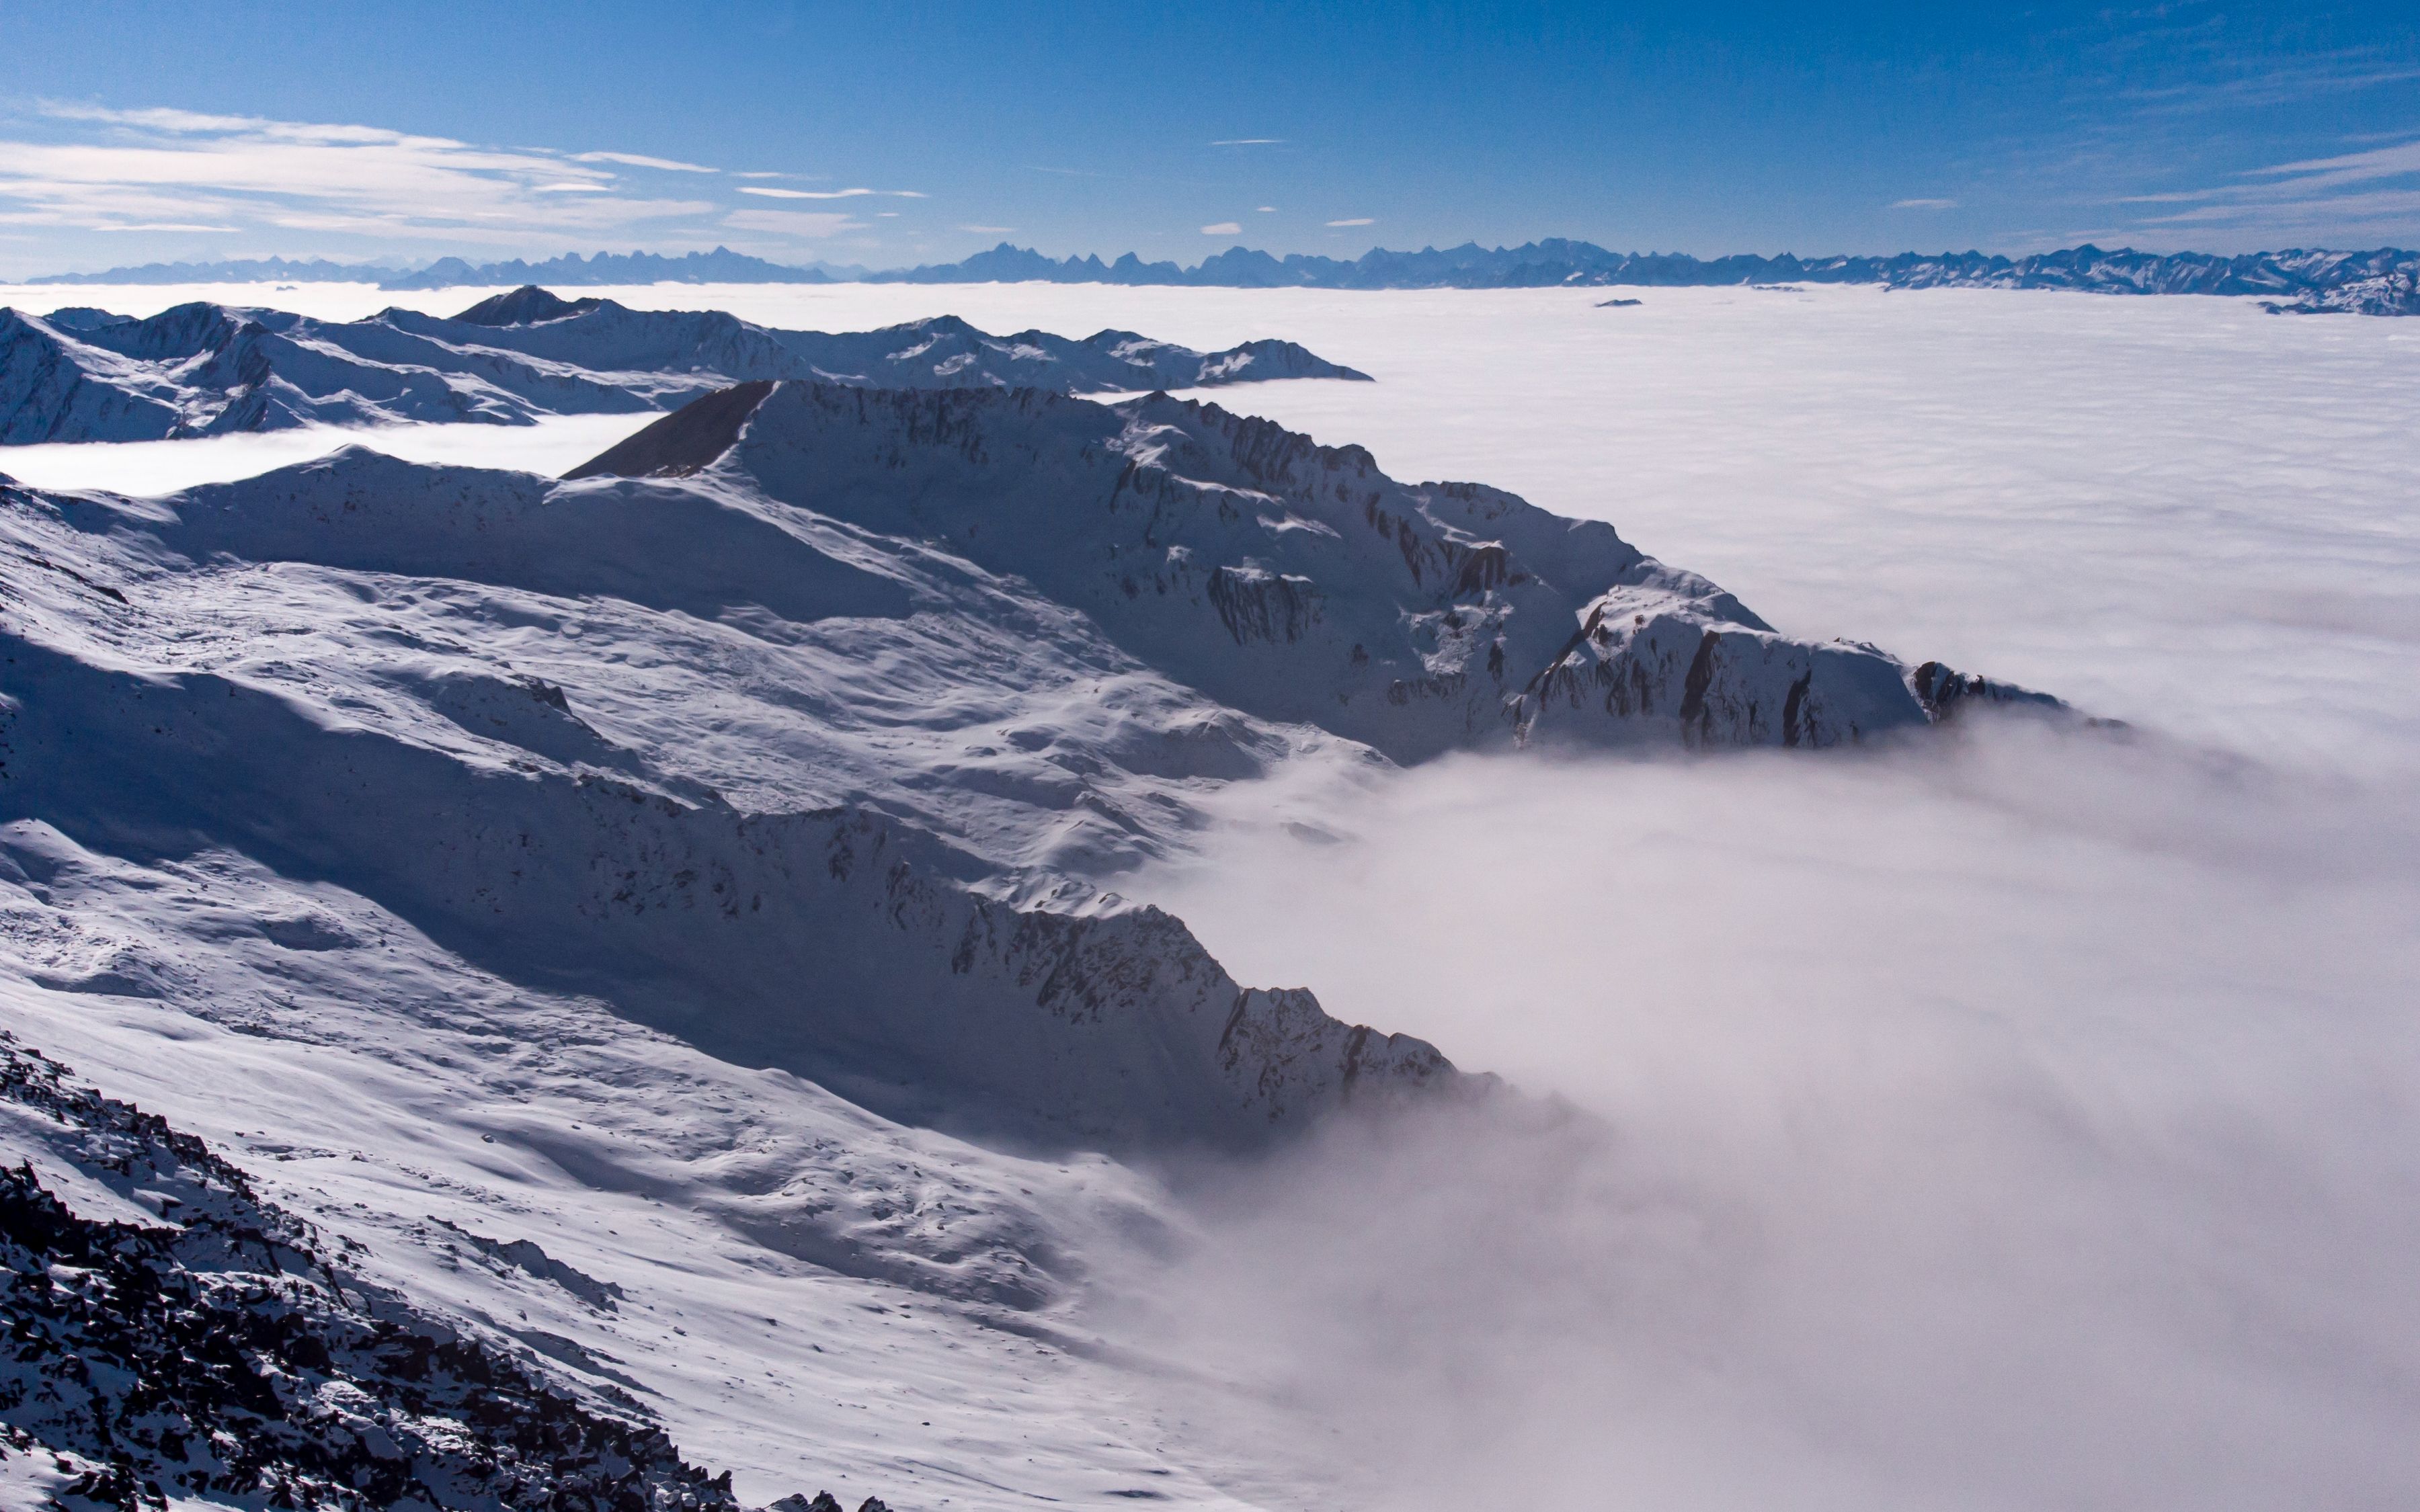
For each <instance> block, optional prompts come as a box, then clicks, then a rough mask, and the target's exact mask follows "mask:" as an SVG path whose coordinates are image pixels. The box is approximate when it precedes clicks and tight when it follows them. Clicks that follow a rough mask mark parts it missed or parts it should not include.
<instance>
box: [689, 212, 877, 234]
mask: <svg viewBox="0 0 2420 1512" xmlns="http://www.w3.org/2000/svg"><path fill="white" fill-rule="evenodd" d="M722 224H725V225H727V226H730V227H731V228H732V229H733V230H736V231H762V232H767V233H769V234H771V235H773V236H781V237H795V238H799V239H804V240H808V241H816V240H821V239H823V238H825V237H830V236H838V235H839V234H840V233H842V232H844V231H862V230H864V229H865V223H864V222H863V221H861V220H858V219H857V218H856V217H854V216H852V215H850V214H849V213H848V212H847V211H846V210H754V209H749V210H733V211H732V212H731V213H730V214H728V215H726V216H724V217H723V218H722Z"/></svg>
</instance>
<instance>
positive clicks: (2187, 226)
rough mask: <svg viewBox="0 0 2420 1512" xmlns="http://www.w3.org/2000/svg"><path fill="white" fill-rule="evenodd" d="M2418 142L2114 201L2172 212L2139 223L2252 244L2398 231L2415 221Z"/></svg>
mask: <svg viewBox="0 0 2420 1512" xmlns="http://www.w3.org/2000/svg"><path fill="white" fill-rule="evenodd" d="M2414 180H2420V141H2407V142H2397V143H2390V144H2388V145H2385V146H2382V147H2366V148H2364V149H2362V150H2361V151H2358V152H2346V153H2339V154H2336V155H2335V156H2333V157H2324V158H2304V159H2299V160H2296V161H2294V162H2281V163H2275V164H2273V165H2271V166H2269V167H2265V168H2255V169H2252V170H2251V171H2249V172H2247V173H2243V174H2241V175H2238V176H2237V177H2236V178H2235V179H2234V180H2233V181H2232V182H2229V183H2224V184H2217V185H2213V186H2211V187H2209V188H2206V189H2195V190H2183V191H2171V192H2168V193H2156V194H2136V195H2130V196H2128V197H2127V198H2126V199H2124V200H2122V201H2120V202H2119V203H2122V204H2127V205H2140V206H2163V207H2175V208H2171V209H2169V210H2168V211H2167V212H2166V213H2164V214H2161V215H2156V216H2153V217H2151V218H2150V219H2149V220H2148V221H2146V222H2144V223H2142V224H2144V225H2145V226H2146V227H2149V228H2151V229H2153V230H2163V231H2175V232H2178V233H2180V234H2184V233H2187V232H2189V231H2190V230H2192V229H2194V228H2203V229H2208V230H2222V231H2232V232H2235V233H2238V234H2240V235H2242V236H2244V237H2253V238H2259V239H2280V238H2282V239H2292V238H2297V237H2305V236H2310V237H2318V236H2326V235H2328V234H2329V233H2330V232H2331V231H2333V232H2334V233H2335V234H2337V235H2342V234H2345V233H2347V232H2350V233H2351V234H2354V235H2360V234H2362V233H2363V232H2365V231H2367V230H2373V229H2374V230H2376V231H2378V232H2381V233H2384V232H2390V231H2394V230H2397V229H2398V228H2400V227H2402V226H2404V225H2406V224H2408V223H2409V222H2410V220H2411V219H2412V217H2413V216H2414V215H2420V183H2415V182H2414Z"/></svg>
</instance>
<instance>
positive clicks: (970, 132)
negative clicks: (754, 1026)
mask: <svg viewBox="0 0 2420 1512" xmlns="http://www.w3.org/2000/svg"><path fill="white" fill-rule="evenodd" d="M644 160H655V161H654V162H649V161H644ZM702 170H712V171H702ZM1230 228H1232V229H1230ZM1544 236H1569V237H1580V238H1586V239H1590V240H1593V241H1597V242H1601V243H1603V244H1605V245H1607V246H1611V247H1616V248H1620V249H1625V250H1627V249H1634V248H1635V249H1638V250H1668V251H1669V250H1677V251H1685V252H1694V253H1699V254H1718V253H1724V252H1740V251H1755V252H1779V251H1785V250H1788V251H1796V252H1800V253H1808V254H1814V253H1829V252H1896V251H1902V250H1906V249H1910V248H1917V249H1924V250H1940V249H1944V248H1966V247H1980V248H1984V249H1987V250H1996V251H2005V252H2024V251H2032V250H2039V249H2042V248H2046V247H2052V246H2062V245H2070V244H2072V243H2074V242H2076V241H2080V240H2087V239H2088V240H2096V241H2099V242H2101V243H2102V244H2103V245H2116V244H2120V243H2129V244H2133V245H2136V246H2143V247H2156V248H2176V247H2196V248H2204V249H2209V250H2214V251H2242V250H2250V249H2256V248H2266V247H2277V246H2285V245H2298V244H2299V245H2333V246H2373V245H2378V244H2380V243H2384V242H2397V243H2401V244H2405V245H2411V244H2414V243H2420V6H2413V5H2412V4H2410V3H2408V0H2407V3H2405V4H2402V5H2395V6H2389V5H2358V6H2322V7H2309V6H2282V5H2266V6H2264V5H2217V4H2203V3H2197V0H2195V3H2180V4H2172V5H2161V6H2148V7H2134V8H2099V7H2092V8H2087V7H2061V6H2044V7H2036V8H2030V9H2024V8H2005V7H1976V6H1964V5H1954V4H1953V5H1941V4H1930V5H1921V6H1914V5H1910V6H1898V5H1893V6H1867V7H1858V6H1841V7H1834V8H1812V7H1770V6H1744V5H1730V6H1727V5H1721V4H1691V5H1642V6H1630V7H1623V6H1569V5H1518V6H1512V5H1508V6H1435V7H1430V6H1396V7H1373V6H1359V5H1357V6H1328V5H1316V4H1303V3H1299V0H1297V3H1295V4H1288V5H1281V6H1255V5H1227V6H1218V7H1202V8H1176V7H1157V6H1148V5H1132V4H1128V5H1091V4H1070V5H1057V6H1050V7H1039V6H1015V5H1002V4H993V5H972V4H967V5H925V6H882V5H859V6H846V7H843V6H829V5H819V4H812V3H804V0H698V3H692V4H688V5H681V6H671V5H664V4H650V5H620V4H589V5H577V6H574V5H549V4H520V5H513V6H494V7H474V6H454V5H411V4H402V3H387V4H380V5H348V4H318V5H309V6H300V5H278V6H265V5H246V4H240V3H235V4H213V5H210V6H207V7H194V6H192V5H190V4H175V5H168V4H148V3H124V4H110V5H97V4H67V3H60V4H46V5H30V4H21V3H18V0H0V273H18V274H25V273H34V272H42V271H52V270H65V269H91V268H100V267H106V266H111V265H115V264H120V263H130V262H136V261H144V260H149V259H153V258H187V257H216V256H251V255H268V254H271V253H276V254H285V255H329V256H335V257H340V258H364V257H371V256H389V257H396V258H402V259H407V260H412V261H419V260H425V259H427V258H429V257H433V256H436V255H442V254H446V253H455V254H460V255H469V256H473V257H483V256H500V255H551V254H554V253H558V252H562V251H566V250H570V249H581V250H593V249H596V248H598V247H613V248H615V249H628V248H631V247H646V248H649V249H651V250H659V251H681V250H686V249H689V248H692V247H705V246H711V245H714V244H716V243H718V242H721V243H727V244H729V245H732V246H735V247H738V248H741V249H743V250H746V251H751V252H755V253H759V254H761V255H767V256H771V257H775V258H779V259H782V260H784V261H808V260H812V259H817V258H822V259H827V260H830V261H834V262H862V263H866V264H870V265H873V266H877V267H888V266H895V265H900V264H906V263H913V262H919V261H938V260H944V259H950V258H955V257H958V256H962V255H966V254H967V253H969V252H971V251H974V250H976V249H978V248H980V247H983V246H987V245H989V244H991V243H993V242H996V241H999V240H1001V239H1011V240H1015V241H1016V242H1018V243H1019V244H1028V245H1035V246H1039V247H1041V248H1043V249H1044V250H1046V251H1048V252H1051V253H1053V254H1063V253H1071V252H1076V253H1080V252H1098V253H1101V254H1103V255H1114V254H1117V253H1120V252H1124V251H1127V250H1134V251H1139V252H1140V253H1142V254H1143V255H1146V256H1150V257H1174V258H1178V259H1180V260H1183V261H1186V262H1188V263H1189V262H1192V261H1195V260H1197V259H1199V258H1200V257H1201V256H1202V255H1206V254H1209V253H1213V252H1217V251H1218V250H1220V249H1221V248H1223V247H1226V246H1229V245H1232V244H1234V243H1236V242H1239V241H1240V242H1242V243H1244V244H1247V245H1251V246H1258V247H1266V248H1268V249H1270V250H1273V251H1277V252H1280V253H1283V252H1290V251H1310V252H1324V253H1328V254H1332V255H1357V254H1358V253H1360V252H1361V251H1363V250H1364V249H1366V248H1368V247H1371V246H1373V245H1381V246H1389V247H1417V246H1420V245H1423V244H1430V243H1434V244H1436V245H1440V246H1442V245H1447V244H1450V243H1453V242H1459V241H1463V240H1465V239H1477V240H1480V241H1481V242H1485V243H1489V244H1495V243H1498V242H1519V241H1523V240H1528V239H1532V238H1536V237H1544Z"/></svg>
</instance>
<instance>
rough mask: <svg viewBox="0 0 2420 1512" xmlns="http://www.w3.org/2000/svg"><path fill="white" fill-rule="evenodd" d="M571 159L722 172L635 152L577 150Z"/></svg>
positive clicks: (696, 171) (690, 163) (690, 171)
mask: <svg viewBox="0 0 2420 1512" xmlns="http://www.w3.org/2000/svg"><path fill="white" fill-rule="evenodd" d="M571 161H572V162H618V163H621V164H623V165H624V166H626V167H631V168H657V169H660V170H662V171H663V172H665V173H721V171H722V170H721V169H720V168H708V167H706V166H705V165H704V164H703V163H695V162H680V161H678V160H677V159H674V158H647V157H642V156H640V155H639V154H638V153H635V152H575V153H573V154H572V155H571Z"/></svg>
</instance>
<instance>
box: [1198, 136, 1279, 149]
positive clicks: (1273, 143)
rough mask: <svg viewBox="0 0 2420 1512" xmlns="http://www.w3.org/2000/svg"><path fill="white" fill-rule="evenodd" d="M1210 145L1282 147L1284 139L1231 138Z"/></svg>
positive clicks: (1264, 137) (1263, 137) (1272, 137)
mask: <svg viewBox="0 0 2420 1512" xmlns="http://www.w3.org/2000/svg"><path fill="white" fill-rule="evenodd" d="M1210 145H1211V146H1212V147H1283V146H1284V145H1285V138H1284V137H1281V136H1231V137H1229V138H1227V139H1226V140H1225V141H1223V142H1213V143H1211V144H1210Z"/></svg>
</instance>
